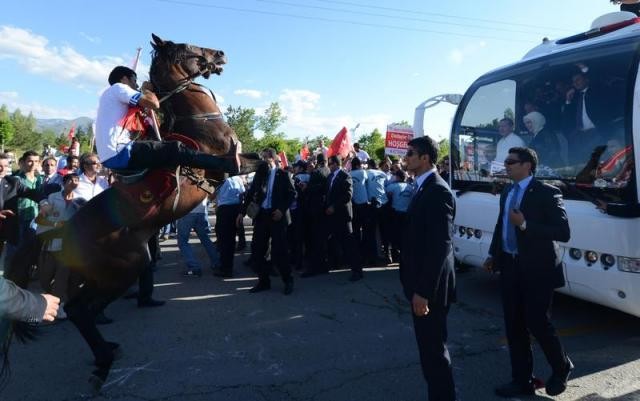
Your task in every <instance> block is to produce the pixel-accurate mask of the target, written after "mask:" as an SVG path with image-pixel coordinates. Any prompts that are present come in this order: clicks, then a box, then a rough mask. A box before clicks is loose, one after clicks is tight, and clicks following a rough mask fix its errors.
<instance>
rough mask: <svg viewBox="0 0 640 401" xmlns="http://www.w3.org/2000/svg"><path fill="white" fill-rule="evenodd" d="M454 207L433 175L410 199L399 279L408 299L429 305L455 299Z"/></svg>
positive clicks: (441, 303) (435, 175)
mask: <svg viewBox="0 0 640 401" xmlns="http://www.w3.org/2000/svg"><path fill="white" fill-rule="evenodd" d="M455 212H456V205H455V200H454V198H453V194H452V193H451V190H450V189H449V186H448V185H447V183H446V182H445V181H444V180H443V179H442V178H441V177H440V176H439V175H438V173H435V172H434V173H432V174H431V175H430V176H429V177H428V178H427V179H426V180H425V181H424V182H423V183H422V185H421V186H420V188H418V190H417V192H416V193H415V195H414V196H413V199H412V200H411V203H410V205H409V209H407V216H406V222H405V229H404V233H403V242H402V252H401V254H400V257H401V261H400V280H401V281H402V286H403V289H404V294H405V296H406V297H407V299H409V300H411V298H412V297H413V294H418V295H420V296H422V297H424V298H426V299H427V300H428V301H429V305H430V306H432V305H433V306H436V305H439V306H446V305H448V304H450V303H451V302H455V299H456V276H455V270H454V267H453V265H454V257H453V245H452V232H453V219H454V217H455Z"/></svg>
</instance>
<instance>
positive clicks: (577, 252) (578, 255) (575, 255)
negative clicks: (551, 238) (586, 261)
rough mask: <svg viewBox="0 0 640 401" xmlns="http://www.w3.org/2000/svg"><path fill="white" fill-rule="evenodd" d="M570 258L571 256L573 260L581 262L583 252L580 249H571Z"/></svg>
mask: <svg viewBox="0 0 640 401" xmlns="http://www.w3.org/2000/svg"><path fill="white" fill-rule="evenodd" d="M569 256H571V259H575V260H580V259H581V258H582V251H581V250H580V249H578V248H571V249H570V250H569Z"/></svg>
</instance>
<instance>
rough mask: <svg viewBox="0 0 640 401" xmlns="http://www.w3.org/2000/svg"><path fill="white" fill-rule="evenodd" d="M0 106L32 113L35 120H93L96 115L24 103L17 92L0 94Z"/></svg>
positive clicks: (69, 108)
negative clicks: (78, 118) (80, 118)
mask: <svg viewBox="0 0 640 401" xmlns="http://www.w3.org/2000/svg"><path fill="white" fill-rule="evenodd" d="M0 104H5V105H6V106H7V109H8V110H9V111H14V110H16V109H20V111H21V112H22V113H23V114H29V113H33V115H34V116H35V117H36V118H63V119H73V118H77V117H80V116H87V117H91V118H95V114H96V112H95V110H81V109H79V108H77V107H66V108H56V107H50V106H47V105H44V104H41V103H38V102H26V101H24V100H22V99H21V98H20V95H19V93H18V92H0Z"/></svg>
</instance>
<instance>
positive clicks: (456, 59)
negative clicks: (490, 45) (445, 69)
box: [448, 41, 487, 65]
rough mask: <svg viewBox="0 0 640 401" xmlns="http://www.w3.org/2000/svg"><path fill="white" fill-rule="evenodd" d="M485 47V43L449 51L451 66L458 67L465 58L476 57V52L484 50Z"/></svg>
mask: <svg viewBox="0 0 640 401" xmlns="http://www.w3.org/2000/svg"><path fill="white" fill-rule="evenodd" d="M486 47H487V42H485V41H479V42H477V43H470V44H468V45H466V46H464V47H463V48H461V49H459V48H455V49H451V51H450V52H449V57H448V58H449V61H450V62H451V63H452V64H455V65H460V64H462V63H463V62H464V61H465V59H466V58H467V57H469V56H472V55H476V54H477V53H478V52H480V51H482V50H484V49H486Z"/></svg>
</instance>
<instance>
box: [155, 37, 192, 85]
mask: <svg viewBox="0 0 640 401" xmlns="http://www.w3.org/2000/svg"><path fill="white" fill-rule="evenodd" d="M187 55H188V50H187V46H186V45H185V44H183V43H177V44H176V43H174V42H171V41H169V40H167V41H165V42H164V44H163V45H162V46H154V49H153V50H152V51H151V68H150V69H149V77H151V78H152V79H153V78H154V77H155V78H162V75H164V72H165V71H168V70H169V68H168V67H170V66H171V65H173V64H179V63H180V61H182V59H184V58H185V56H187Z"/></svg>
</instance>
